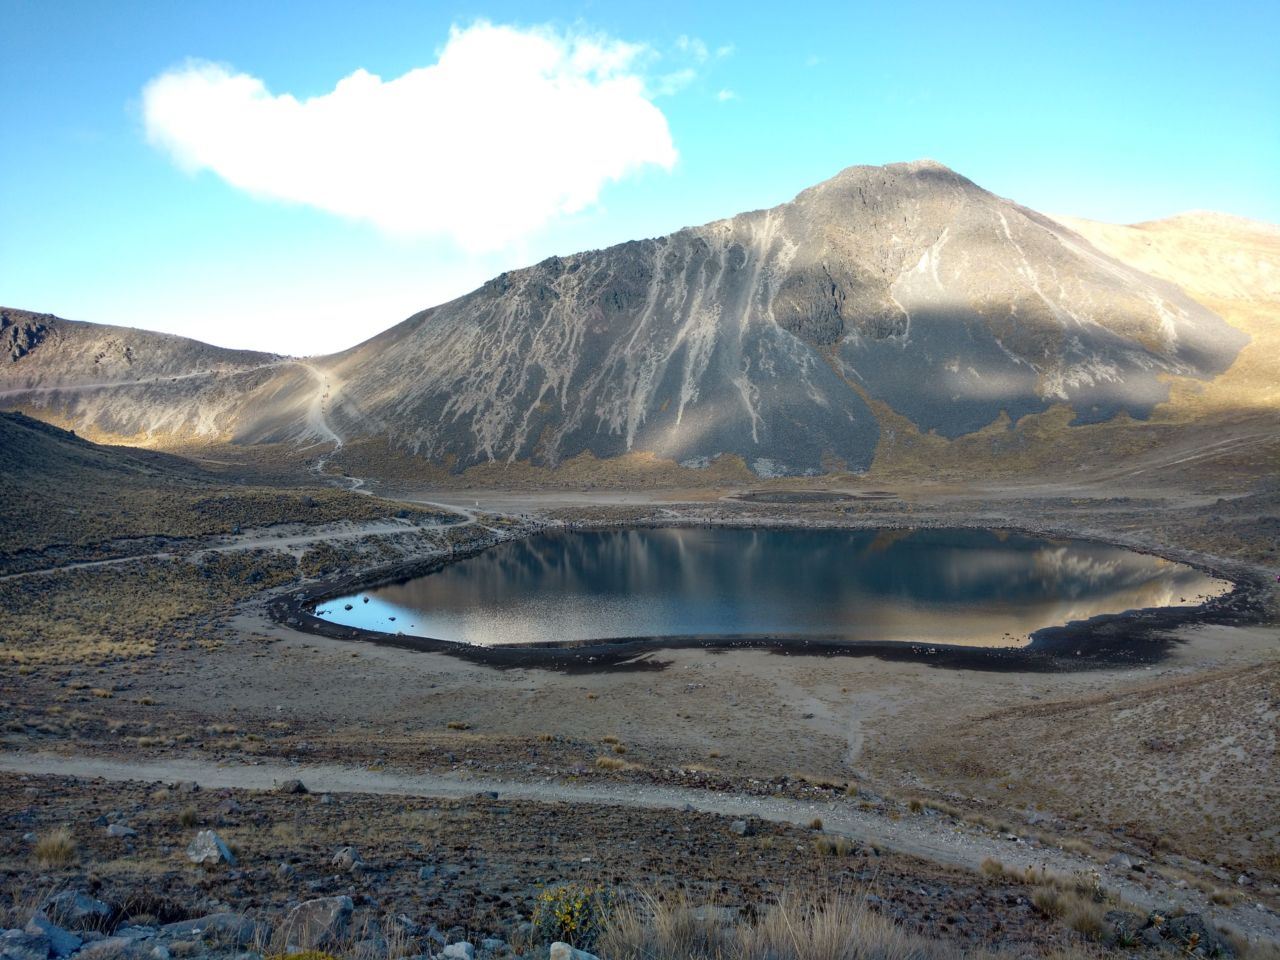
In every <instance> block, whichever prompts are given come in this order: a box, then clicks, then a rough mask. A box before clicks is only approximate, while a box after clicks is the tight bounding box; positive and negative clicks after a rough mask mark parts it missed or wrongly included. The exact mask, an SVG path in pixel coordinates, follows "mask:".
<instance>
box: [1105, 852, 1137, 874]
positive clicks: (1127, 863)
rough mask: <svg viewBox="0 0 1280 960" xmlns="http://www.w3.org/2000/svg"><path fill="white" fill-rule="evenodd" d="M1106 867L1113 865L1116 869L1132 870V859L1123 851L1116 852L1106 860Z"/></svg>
mask: <svg viewBox="0 0 1280 960" xmlns="http://www.w3.org/2000/svg"><path fill="white" fill-rule="evenodd" d="M1107 866H1108V867H1115V868H1116V869H1117V870H1132V869H1133V861H1132V860H1130V859H1129V858H1128V857H1126V856H1125V855H1124V854H1123V853H1117V854H1116V855H1115V856H1113V857H1112V858H1111V859H1110V860H1108V861H1107Z"/></svg>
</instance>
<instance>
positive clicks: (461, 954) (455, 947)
mask: <svg viewBox="0 0 1280 960" xmlns="http://www.w3.org/2000/svg"><path fill="white" fill-rule="evenodd" d="M440 956H442V957H444V958H445V960H476V948H475V947H474V946H472V945H471V944H469V943H467V942H466V941H465V940H464V941H462V942H461V943H451V944H449V945H448V946H447V947H445V948H444V950H443V951H441V953H440Z"/></svg>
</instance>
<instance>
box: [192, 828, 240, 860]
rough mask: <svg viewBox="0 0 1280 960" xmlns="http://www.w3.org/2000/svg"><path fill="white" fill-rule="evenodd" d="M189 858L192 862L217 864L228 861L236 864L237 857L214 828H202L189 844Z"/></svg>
mask: <svg viewBox="0 0 1280 960" xmlns="http://www.w3.org/2000/svg"><path fill="white" fill-rule="evenodd" d="M187 859H188V860H190V861H191V862H192V863H204V864H211V865H213V866H217V865H218V864H219V863H226V864H229V865H230V866H233V867H234V866H235V865H236V858H235V856H234V855H233V854H232V853H231V851H230V850H229V849H228V848H227V845H226V844H225V843H223V842H222V838H221V837H220V836H218V834H217V833H215V832H214V831H213V830H201V831H200V832H199V833H197V834H196V837H195V839H194V840H192V841H191V843H190V844H188V845H187Z"/></svg>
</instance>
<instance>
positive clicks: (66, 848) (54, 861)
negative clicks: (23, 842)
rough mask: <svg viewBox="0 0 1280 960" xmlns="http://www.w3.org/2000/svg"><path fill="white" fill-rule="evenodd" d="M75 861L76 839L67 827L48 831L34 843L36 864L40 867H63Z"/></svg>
mask: <svg viewBox="0 0 1280 960" xmlns="http://www.w3.org/2000/svg"><path fill="white" fill-rule="evenodd" d="M75 859H76V839H75V837H74V836H72V834H71V830H70V829H69V828H67V827H58V828H57V829H55V830H50V831H49V832H48V833H46V834H45V835H44V836H43V837H41V838H40V839H39V840H37V841H36V862H37V863H38V864H40V865H41V866H42V867H65V866H67V865H68V864H70V863H73V862H75Z"/></svg>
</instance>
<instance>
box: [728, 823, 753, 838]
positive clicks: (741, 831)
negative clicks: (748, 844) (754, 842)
mask: <svg viewBox="0 0 1280 960" xmlns="http://www.w3.org/2000/svg"><path fill="white" fill-rule="evenodd" d="M729 829H730V830H731V831H732V832H734V833H736V834H737V835H738V836H740V837H749V836H751V835H752V834H753V833H755V831H754V830H753V829H752V828H751V824H750V823H748V822H747V821H746V820H735V821H733V823H731V824H730V825H729Z"/></svg>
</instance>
